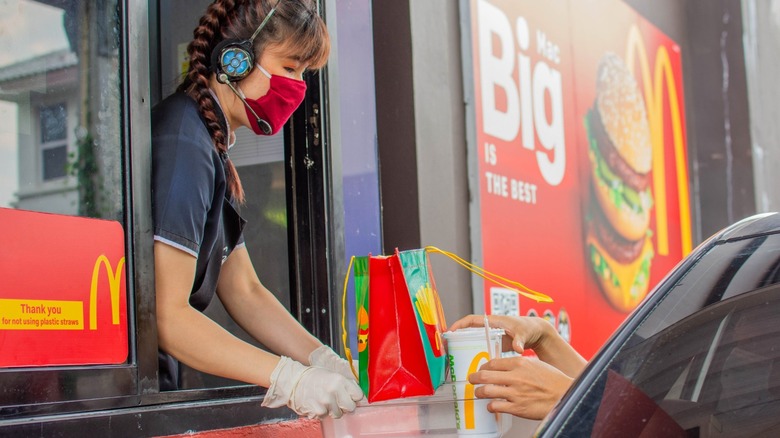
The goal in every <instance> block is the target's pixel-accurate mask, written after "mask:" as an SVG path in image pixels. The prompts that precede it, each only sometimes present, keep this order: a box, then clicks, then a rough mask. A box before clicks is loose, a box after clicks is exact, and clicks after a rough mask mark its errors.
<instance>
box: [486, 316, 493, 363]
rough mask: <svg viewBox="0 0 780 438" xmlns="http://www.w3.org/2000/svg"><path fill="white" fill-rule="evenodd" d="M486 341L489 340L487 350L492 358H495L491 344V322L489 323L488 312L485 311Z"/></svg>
mask: <svg viewBox="0 0 780 438" xmlns="http://www.w3.org/2000/svg"><path fill="white" fill-rule="evenodd" d="M485 341H487V352H488V357H489V358H490V360H493V348H492V345H490V324H488V317H487V313H485Z"/></svg>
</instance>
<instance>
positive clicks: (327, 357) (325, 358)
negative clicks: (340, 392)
mask: <svg viewBox="0 0 780 438" xmlns="http://www.w3.org/2000/svg"><path fill="white" fill-rule="evenodd" d="M309 364H311V365H312V366H315V367H320V368H325V369H327V370H331V371H333V372H336V373H339V374H341V375H342V376H344V377H346V378H347V379H350V380H355V374H354V373H352V367H350V366H349V362H347V361H346V359H343V358H342V357H341V356H339V355H338V354H336V352H335V351H333V350H332V349H331V348H330V347H328V346H327V345H322V346H320V347H318V348H317V349H315V350H314V351H312V352H311V354H309Z"/></svg>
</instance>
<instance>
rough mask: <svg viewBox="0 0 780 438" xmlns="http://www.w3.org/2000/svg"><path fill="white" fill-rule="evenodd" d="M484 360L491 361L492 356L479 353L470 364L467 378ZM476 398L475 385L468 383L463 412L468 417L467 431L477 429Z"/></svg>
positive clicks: (482, 352)
mask: <svg viewBox="0 0 780 438" xmlns="http://www.w3.org/2000/svg"><path fill="white" fill-rule="evenodd" d="M482 359H484V360H486V361H487V360H490V355H488V353H487V351H481V352H479V353H477V355H476V356H474V358H473V359H471V363H470V364H469V371H468V373H466V377H467V378H468V376H470V375H471V374H472V373H475V372H477V369H479V363H480V362H481V361H482ZM475 397H476V396H475V395H474V385H472V384H471V383H466V391H465V396H464V397H463V398H464V401H463V411H464V414H465V416H466V429H474V427H475V421H474V416H475V412H474V398H475Z"/></svg>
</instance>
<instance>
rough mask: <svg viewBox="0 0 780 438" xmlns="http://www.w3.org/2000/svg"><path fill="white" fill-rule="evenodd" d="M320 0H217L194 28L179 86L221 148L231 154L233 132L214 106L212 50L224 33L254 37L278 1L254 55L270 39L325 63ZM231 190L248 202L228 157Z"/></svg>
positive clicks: (305, 59) (312, 64) (316, 64)
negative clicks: (186, 64)
mask: <svg viewBox="0 0 780 438" xmlns="http://www.w3.org/2000/svg"><path fill="white" fill-rule="evenodd" d="M315 1H316V0H279V1H277V0H216V1H214V2H213V3H211V4H210V5H209V7H208V8H207V9H206V12H205V13H204V14H203V16H202V17H201V18H200V22H199V24H198V26H197V27H196V28H195V30H194V31H193V38H192V41H190V44H189V45H188V46H187V53H188V55H189V60H190V65H189V70H188V71H187V74H186V76H185V77H184V80H183V81H182V83H181V85H179V87H178V89H177V91H180V92H185V93H187V94H189V95H190V97H192V98H193V99H194V100H195V102H197V104H198V108H199V110H200V113H201V115H202V116H203V118H204V120H205V121H206V128H207V129H208V131H209V134H210V135H211V138H212V140H213V141H214V147H215V148H216V149H217V151H218V152H219V153H220V154H227V148H228V141H229V138H228V136H229V133H227V132H225V131H224V127H223V125H222V121H221V120H220V118H219V117H218V116H217V112H216V110H215V108H216V106H217V102H216V99H215V98H214V96H213V95H212V93H211V91H210V89H209V80H210V78H211V75H212V74H214V69H213V68H212V66H211V54H212V51H213V50H214V48H215V47H216V46H217V44H219V43H220V42H221V41H223V40H225V39H237V40H245V39H249V38H250V37H251V36H252V34H253V33H254V32H255V30H256V29H257V27H258V26H259V25H260V23H261V22H262V21H263V18H265V16H266V15H267V14H268V13H269V12H270V11H271V9H272V8H273V7H274V6H275V5H276V12H274V15H273V17H272V18H271V19H270V20H269V21H268V22H267V23H266V25H265V27H264V28H263V30H262V31H261V32H260V34H259V35H258V36H257V38H256V39H255V41H254V50H255V59H256V60H259V59H260V54H261V53H262V51H263V48H264V47H266V46H267V45H269V44H278V45H281V46H282V47H283V48H284V49H285V50H288V51H289V53H294V54H296V57H298V58H299V59H300V60H301V62H302V63H304V64H309V69H318V68H320V67H322V66H323V65H325V62H326V61H327V58H328V54H329V52H330V39H329V37H328V31H327V29H326V27H325V23H324V22H323V21H322V19H321V18H320V16H319V15H318V14H317V11H316V4H315ZM225 176H226V178H227V184H228V187H227V189H228V193H229V194H230V195H231V196H232V197H233V199H235V200H237V201H238V202H239V203H243V202H244V189H243V188H242V187H241V180H240V179H239V177H238V172H237V171H236V167H235V166H234V165H233V162H232V161H231V160H227V164H226V167H225Z"/></svg>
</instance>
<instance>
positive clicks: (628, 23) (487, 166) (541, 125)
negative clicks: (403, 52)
mask: <svg viewBox="0 0 780 438" xmlns="http://www.w3.org/2000/svg"><path fill="white" fill-rule="evenodd" d="M469 14H470V17H471V22H470V26H471V54H472V58H471V65H470V66H469V67H467V68H470V69H471V73H472V76H473V90H474V96H473V97H474V100H473V102H474V117H475V120H474V126H475V128H476V129H475V132H476V138H475V139H473V140H474V148H475V149H476V153H474V154H472V156H474V157H476V160H477V169H478V178H477V179H475V183H476V184H475V186H474V187H473V189H474V191H475V192H476V193H478V194H479V198H478V201H477V202H478V208H477V209H476V211H478V213H477V214H478V215H479V217H478V218H475V220H478V221H479V223H480V232H479V236H478V238H477V239H478V240H479V241H478V242H474V243H475V245H478V247H479V248H480V250H481V259H482V260H481V261H482V263H483V265H484V266H485V267H486V268H487V269H489V270H491V271H493V272H497V273H501V274H504V275H506V276H508V277H511V278H515V279H518V280H520V281H521V282H522V283H524V284H526V285H527V286H528V287H530V288H531V289H535V290H537V291H540V292H542V293H545V294H547V295H549V296H551V297H552V298H553V299H554V302H553V303H535V302H533V301H529V300H527V299H524V298H522V299H519V300H518V299H517V297H516V295H514V293H512V292H510V291H506V290H504V289H501V288H496V287H494V286H491V285H490V284H488V283H485V284H484V305H485V309H486V310H487V311H488V312H489V313H492V314H515V315H537V316H541V317H545V318H547V319H548V320H549V321H550V322H551V323H553V324H555V325H556V327H558V329H559V332H560V333H561V334H562V335H563V336H564V337H566V338H567V339H569V340H570V342H571V343H572V345H573V346H574V347H575V348H576V349H577V350H578V351H580V352H581V353H582V354H583V355H584V356H586V357H590V356H591V355H592V354H593V353H594V352H595V351H596V350H597V349H598V348H599V347H600V346H601V345H602V343H603V342H604V341H605V340H606V339H607V337H608V336H609V335H610V334H611V333H612V332H613V331H614V329H615V328H616V327H617V326H618V325H619V324H620V323H621V322H622V321H623V320H624V319H625V317H626V316H627V314H628V313H629V312H631V311H632V310H633V309H634V308H635V307H636V306H637V305H638V304H639V302H640V301H641V300H642V299H644V298H645V297H646V295H647V294H648V293H649V291H650V290H651V289H652V287H653V286H654V285H655V284H656V283H658V281H660V280H661V278H663V276H664V275H666V273H667V272H668V271H669V270H670V269H671V268H672V267H674V265H676V264H677V263H678V262H679V261H680V260H681V259H682V257H683V256H684V255H686V254H687V253H688V252H690V250H691V245H692V238H691V219H690V207H689V198H688V197H689V189H688V175H687V168H688V160H687V155H686V154H687V151H686V134H685V119H684V99H683V95H684V93H683V83H682V65H681V53H680V47H679V45H678V44H677V43H676V42H675V41H673V40H672V39H670V38H669V37H668V36H667V35H665V34H664V33H662V32H661V31H659V30H658V29H657V28H656V27H654V26H653V25H652V24H651V23H650V22H648V21H647V20H645V19H644V18H643V17H642V16H641V15H639V14H638V13H637V12H636V11H634V10H633V9H632V8H630V7H629V6H627V5H626V4H624V3H623V2H621V1H618V0H587V1H583V0H576V1H575V0H572V1H567V0H548V1H545V2H538V1H533V0H471V1H470V10H469Z"/></svg>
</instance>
